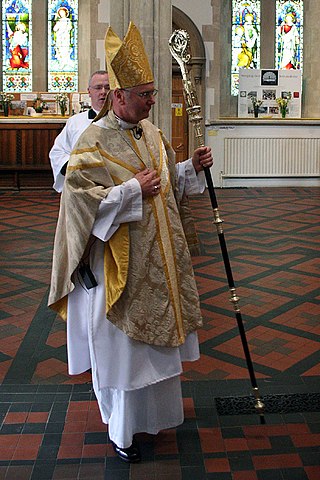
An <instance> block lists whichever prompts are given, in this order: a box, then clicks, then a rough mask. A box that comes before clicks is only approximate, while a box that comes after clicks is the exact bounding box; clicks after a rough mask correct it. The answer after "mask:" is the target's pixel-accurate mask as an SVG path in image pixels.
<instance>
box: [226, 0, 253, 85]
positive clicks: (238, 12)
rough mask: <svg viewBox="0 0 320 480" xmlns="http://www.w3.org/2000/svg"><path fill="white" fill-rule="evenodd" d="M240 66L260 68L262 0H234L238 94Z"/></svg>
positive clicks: (233, 80)
mask: <svg viewBox="0 0 320 480" xmlns="http://www.w3.org/2000/svg"><path fill="white" fill-rule="evenodd" d="M240 68H260V0H251V1H250V0H232V62H231V94H232V95H238V89H239V88H238V86H239V69H240Z"/></svg>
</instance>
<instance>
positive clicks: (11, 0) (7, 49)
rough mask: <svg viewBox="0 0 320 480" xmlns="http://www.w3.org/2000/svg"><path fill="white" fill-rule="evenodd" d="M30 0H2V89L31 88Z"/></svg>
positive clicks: (21, 89) (15, 90)
mask: <svg viewBox="0 0 320 480" xmlns="http://www.w3.org/2000/svg"><path fill="white" fill-rule="evenodd" d="M31 7H32V0H4V1H2V79H3V91H5V92H30V91H32V69H31V65H32V63H31V62H32V59H31V52H32V48H31V42H32V21H31V20H32V18H31V10H32V8H31Z"/></svg>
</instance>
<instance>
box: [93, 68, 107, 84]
mask: <svg viewBox="0 0 320 480" xmlns="http://www.w3.org/2000/svg"><path fill="white" fill-rule="evenodd" d="M95 75H108V72H107V70H96V71H95V72H93V73H91V75H90V77H89V81H88V85H89V87H90V83H91V80H92V78H93V77H94V76H95Z"/></svg>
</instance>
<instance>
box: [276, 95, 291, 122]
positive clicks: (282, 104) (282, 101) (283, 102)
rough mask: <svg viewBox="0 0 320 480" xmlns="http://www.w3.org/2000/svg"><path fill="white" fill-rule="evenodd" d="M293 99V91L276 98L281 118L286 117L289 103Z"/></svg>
mask: <svg viewBox="0 0 320 480" xmlns="http://www.w3.org/2000/svg"><path fill="white" fill-rule="evenodd" d="M290 100H291V93H287V94H286V97H285V98H284V97H279V98H277V99H276V102H277V104H278V105H279V109H280V113H281V118H286V116H287V112H288V103H289V102H290Z"/></svg>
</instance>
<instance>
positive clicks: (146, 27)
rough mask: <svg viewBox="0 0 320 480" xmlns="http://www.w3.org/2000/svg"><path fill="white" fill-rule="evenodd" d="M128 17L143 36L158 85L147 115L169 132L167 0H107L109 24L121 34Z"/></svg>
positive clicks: (169, 9) (169, 26)
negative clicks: (150, 109) (154, 99)
mask: <svg viewBox="0 0 320 480" xmlns="http://www.w3.org/2000/svg"><path fill="white" fill-rule="evenodd" d="M130 20H132V21H133V22H134V23H135V25H136V26H137V27H138V28H139V30H140V32H141V35H142V37H143V40H144V44H145V47H146V51H147V54H148V56H149V61H150V65H151V68H152V70H153V74H154V78H155V86H156V88H158V89H159V93H158V96H157V98H156V104H155V105H154V107H153V108H152V113H151V115H150V117H149V119H150V120H151V121H152V122H153V123H154V124H155V125H157V126H158V127H159V128H160V129H161V130H162V131H163V132H164V133H165V135H166V136H168V137H169V138H170V136H171V79H172V60H171V55H170V52H169V48H168V40H169V37H170V35H171V33H172V7H171V0H161V2H158V1H154V0H110V25H111V26H112V28H113V30H114V31H115V32H116V33H117V35H119V37H120V38H123V37H124V35H125V33H126V31H127V28H128V25H129V22H130Z"/></svg>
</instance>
